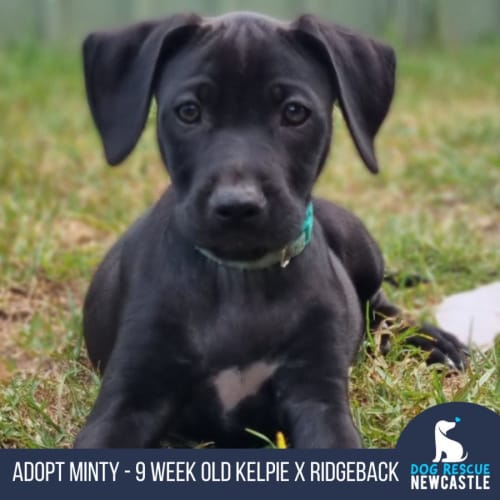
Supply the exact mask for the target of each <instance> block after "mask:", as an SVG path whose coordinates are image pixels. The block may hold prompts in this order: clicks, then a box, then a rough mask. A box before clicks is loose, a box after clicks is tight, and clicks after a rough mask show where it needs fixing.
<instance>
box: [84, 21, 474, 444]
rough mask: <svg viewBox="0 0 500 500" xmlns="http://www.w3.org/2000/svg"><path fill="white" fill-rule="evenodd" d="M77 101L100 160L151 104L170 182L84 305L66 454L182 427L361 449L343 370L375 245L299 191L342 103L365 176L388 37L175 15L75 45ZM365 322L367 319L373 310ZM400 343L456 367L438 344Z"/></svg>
mask: <svg viewBox="0 0 500 500" xmlns="http://www.w3.org/2000/svg"><path fill="white" fill-rule="evenodd" d="M83 52H84V70H85V82H86V88H87V94H88V101H89V105H90V109H91V112H92V115H93V117H94V120H95V124H96V126H97V129H98V131H99V134H100V136H101V138H102V142H103V146H104V151H105V154H106V158H107V161H108V162H109V163H110V164H111V165H116V164H118V163H120V162H121V161H122V160H124V159H125V158H126V157H127V155H128V154H129V153H130V152H131V151H132V150H133V148H134V146H135V145H136V143H137V141H138V139H139V137H140V135H141V132H142V130H143V128H144V125H145V122H146V118H147V116H148V112H149V108H150V104H151V101H152V99H153V98H154V99H155V101H156V103H157V110H158V112H157V135H158V144H159V149H160V152H161V156H162V159H163V161H164V163H165V166H166V168H167V171H168V173H169V176H170V179H171V182H172V185H171V187H169V188H168V189H167V191H166V192H165V193H164V195H163V196H162V197H161V198H160V200H159V201H158V202H157V203H156V204H155V205H154V206H153V207H152V208H151V209H150V210H149V211H148V212H147V213H146V214H145V215H143V216H142V217H141V218H140V219H139V220H138V221H137V222H136V223H135V224H134V225H133V226H132V227H131V228H130V229H129V230H128V231H127V232H126V233H125V235H123V236H122V238H121V239H120V240H119V241H118V242H117V243H116V244H115V245H114V246H113V248H112V249H111V250H110V251H109V253H108V254H107V256H106V258H105V259H104V261H103V263H102V264H101V265H100V267H99V269H98V270H97V272H96V274H95V276H94V279H93V281H92V284H91V286H90V289H89V291H88V294H87V297H86V301H85V306H84V334H85V340H86V345H87V349H88V353H89V356H90V359H91V361H92V363H93V364H94V366H96V367H98V368H99V370H100V371H101V372H102V374H103V379H102V387H101V390H100V393H99V396H98V398H97V401H96V403H95V406H94V408H93V410H92V412H91V415H90V417H89V418H88V421H87V423H86V425H85V427H84V428H83V430H82V431H81V432H80V434H79V436H78V437H77V439H76V443H75V445H76V446H77V447H151V446H158V445H159V444H160V442H161V440H162V439H164V438H167V437H169V436H172V435H181V436H185V437H188V438H190V439H196V440H210V441H214V442H215V443H216V444H217V445H218V446H252V445H255V444H256V443H255V442H254V441H252V440H253V439H254V438H253V437H252V436H251V435H250V434H249V433H248V432H246V431H245V428H252V429H254V430H257V431H260V432H262V433H265V434H268V435H272V434H273V433H274V432H275V431H276V430H278V429H279V430H282V431H284V432H285V434H286V435H287V436H288V438H289V439H290V441H291V444H292V445H293V446H295V447H299V448H309V447H311V448H318V447H324V448H327V447H344V448H355V447H360V446H361V439H360V437H359V434H358V432H357V430H356V428H355V426H354V424H353V420H352V417H351V413H350V407H349V399H348V370H349V366H350V364H351V363H352V362H353V360H354V358H355V356H356V353H357V352H358V349H359V346H360V343H361V341H362V339H363V332H364V331H365V328H366V327H367V325H365V306H366V304H367V303H369V304H370V306H371V310H372V317H373V318H374V320H375V321H376V320H377V317H378V318H380V317H382V316H383V315H384V314H388V313H389V314H392V313H395V314H397V313H398V310H397V309H396V308H395V307H394V306H393V305H392V304H390V303H389V302H388V301H387V299H386V298H385V297H384V296H383V294H382V292H381V291H380V286H381V283H382V280H383V276H384V265H383V260H382V257H381V254H380V251H379V249H378V247H377V245H376V243H375V242H374V240H373V239H372V237H371V236H370V235H369V234H368V232H367V230H366V229H365V228H364V226H363V224H362V223H361V222H360V221H359V220H358V219H357V218H356V217H355V216H353V215H352V214H350V213H349V212H347V211H345V210H344V209H342V208H340V207H339V206H337V205H334V204H332V203H329V202H327V201H325V200H320V199H316V198H313V197H312V196H311V190H312V188H313V185H314V183H315V181H316V179H317V178H318V176H319V174H320V172H321V170H322V168H323V165H324V162H325V158H326V156H327V154H328V150H329V147H330V141H331V137H332V107H333V105H334V103H336V102H337V103H338V104H339V106H340V108H341V110H342V113H343V115H344V118H345V120H346V122H347V125H348V127H349V131H350V133H351V136H352V138H353V140H354V143H355V145H356V148H357V150H358V152H359V154H360V156H361V158H362V159H363V161H364V163H365V164H366V166H367V167H368V169H369V170H370V171H371V172H374V173H375V172H377V171H378V165H377V160H376V156H375V152H374V145H373V143H374V138H375V135H376V133H377V131H378V129H379V127H380V125H381V124H382V121H383V120H384V118H385V116H386V114H387V112H388V109H389V106H390V103H391V99H392V96H393V91H394V80H395V56H394V52H393V50H392V49H391V48H389V47H387V46H386V45H384V44H382V43H380V42H377V41H374V40H371V39H369V38H366V37H364V36H362V35H359V34H356V33H354V32H352V31H350V30H348V29H345V28H342V27H339V26H337V25H334V24H330V23H327V22H324V21H322V20H321V19H319V18H317V17H315V16H310V15H306V16H302V17H300V18H298V19H297V20H295V21H294V22H291V23H284V22H279V21H276V20H273V19H270V18H267V17H263V16H260V15H255V14H248V13H236V14H229V15H225V16H222V17H217V18H202V17H199V16H197V15H175V16H172V17H168V18H166V19H163V20H161V21H154V22H146V23H141V24H136V25H133V26H131V27H128V28H125V29H123V30H119V31H114V32H101V33H94V34H91V35H90V36H89V37H88V38H87V39H86V40H85V43H84V48H83ZM377 315H378V316H377ZM430 330H431V331H430V333H429V335H427V336H426V337H418V336H417V337H415V338H414V343H417V344H419V345H422V347H424V348H426V349H429V350H431V351H432V356H433V359H434V360H437V361H443V360H448V361H449V362H451V363H453V364H454V365H455V366H463V362H464V351H463V348H462V346H461V345H460V343H458V342H457V341H456V340H455V339H454V337H453V336H451V335H449V334H447V333H445V332H442V331H440V330H438V329H436V328H433V327H430Z"/></svg>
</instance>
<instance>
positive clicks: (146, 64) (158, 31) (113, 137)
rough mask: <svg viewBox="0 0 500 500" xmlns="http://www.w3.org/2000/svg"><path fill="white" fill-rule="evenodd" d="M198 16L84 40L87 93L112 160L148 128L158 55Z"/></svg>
mask: <svg viewBox="0 0 500 500" xmlns="http://www.w3.org/2000/svg"><path fill="white" fill-rule="evenodd" d="M200 21H201V18H200V17H198V16H196V15H194V14H190V15H175V16H171V17H168V18H166V19H164V20H161V21H156V22H155V21H152V22H144V23H139V24H135V25H132V26H130V27H128V28H124V29H121V30H117V31H108V32H97V33H92V34H90V35H88V36H87V38H86V39H85V41H84V43H83V67H84V73H85V86H86V89H87V97H88V102H89V106H90V110H91V112H92V116H93V118H94V121H95V124H96V126H97V129H98V130H99V133H100V135H101V139H102V143H103V146H104V152H105V154H106V159H107V161H108V163H109V164H110V165H116V164H118V163H120V162H121V161H123V160H124V159H125V158H126V157H127V155H128V154H129V153H130V152H131V151H132V150H133V149H134V147H135V145H136V143H137V141H138V140H139V136H140V135H141V132H142V130H143V128H144V125H145V123H146V119H147V116H148V112H149V106H150V104H151V98H152V95H153V90H154V79H155V70H156V67H157V62H158V59H159V58H160V56H161V55H162V54H164V53H165V52H166V51H170V50H173V49H176V48H177V47H178V45H179V44H180V42H181V40H182V39H183V37H184V36H185V35H186V34H187V31H190V30H193V29H194V28H195V27H196V26H198V25H199V24H200Z"/></svg>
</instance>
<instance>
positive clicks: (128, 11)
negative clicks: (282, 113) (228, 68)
mask: <svg viewBox="0 0 500 500" xmlns="http://www.w3.org/2000/svg"><path fill="white" fill-rule="evenodd" d="M231 10H253V11H258V12H262V13H267V14H270V15H272V16H276V17H279V18H283V19H287V18H293V17H294V16H296V15H298V14H300V13H304V12H312V13H316V14H320V15H322V16H324V17H325V18H330V19H334V20H336V21H337V22H339V23H344V24H347V25H350V26H352V27H354V28H358V29H361V30H363V31H365V32H367V33H371V34H375V35H386V36H389V35H390V36H392V37H395V38H396V39H398V40H401V41H404V42H406V43H411V44H415V43H428V42H446V43H457V42H473V41H477V40H485V39H488V38H491V37H494V36H496V35H498V33H499V30H500V0H475V1H471V0H0V42H2V41H3V42H5V41H11V40H20V39H26V38H31V39H33V40H44V41H50V42H59V43H67V42H75V41H78V40H79V39H80V38H81V37H82V36H83V35H84V34H85V33H86V32H87V31H89V30H91V29H96V28H102V27H107V26H116V25H120V24H123V23H128V22H131V21H134V20H138V19H142V18H148V17H153V16H158V15H166V14H171V13H175V12H184V11H196V12H199V13H202V14H205V15H216V14H220V13H223V12H227V11H231Z"/></svg>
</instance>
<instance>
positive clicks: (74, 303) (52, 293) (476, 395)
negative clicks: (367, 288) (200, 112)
mask: <svg viewBox="0 0 500 500" xmlns="http://www.w3.org/2000/svg"><path fill="white" fill-rule="evenodd" d="M234 9H244V10H254V11H259V12H263V13H268V14H271V15H273V16H277V17H280V18H283V19H290V18H293V17H294V16H296V15H297V14H299V13H302V12H310V13H316V14H320V15H321V16H323V17H324V18H325V19H331V20H335V21H336V22H338V23H342V24H346V25H348V26H351V27H353V28H356V29H358V30H359V31H362V32H365V33H368V34H371V35H375V36H377V37H379V38H381V39H383V40H385V41H386V42H388V43H390V44H391V45H393V46H394V47H395V48H396V52H397V58H398V68H397V89H396V95H395V99H394V102H393V105H392V108H391V111H390V113H389V115H388V118H387V120H386V121H385V123H384V124H383V126H382V129H381V131H380V133H379V135H378V137H377V142H376V143H377V153H378V157H379V163H380V165H381V173H380V174H379V175H377V176H373V175H371V174H369V173H368V171H367V170H366V168H365V167H364V166H363V164H362V163H361V161H360V160H359V158H358V155H357V153H356V151H355V149H354V147H353V144H352V140H351V138H350V137H349V134H348V132H347V129H346V127H345V125H344V122H343V118H342V116H341V114H340V113H339V112H338V110H335V111H334V115H335V123H336V129H335V133H334V141H333V144H334V145H333V147H332V150H331V153H330V156H329V158H328V160H327V163H328V164H327V165H326V166H325V168H324V171H323V173H322V175H321V178H320V180H319V182H318V184H317V186H316V193H317V194H319V195H322V196H324V197H327V198H329V199H331V200H334V201H336V202H338V203H340V204H341V205H344V206H346V207H347V208H349V209H350V210H352V211H353V212H354V213H356V214H357V215H358V216H359V217H361V218H362V220H363V221H364V222H365V224H366V225H367V226H368V228H369V229H370V231H371V232H372V234H373V235H374V236H375V238H376V239H377V241H378V242H379V243H380V246H381V248H382V250H383V253H384V255H385V258H386V262H387V268H388V270H390V271H394V272H395V273H399V275H404V273H405V272H407V273H409V274H418V275H420V276H423V277H425V278H426V280H427V281H426V282H425V283H421V284H420V285H418V286H415V287H413V288H405V287H404V286H396V287H388V288H386V292H387V293H388V294H389V295H390V297H391V298H392V299H393V300H394V301H395V302H396V303H398V304H399V305H400V306H402V307H403V308H404V309H405V310H406V311H407V312H408V313H409V314H410V315H411V316H412V317H414V318H418V319H420V320H430V321H434V320H435V318H434V314H435V311H436V305H437V304H439V303H440V302H441V301H442V300H443V298H444V297H446V296H448V295H450V294H453V293H456V292H461V291H464V290H470V289H473V288H475V287H478V286H480V285H485V284H488V283H492V282H495V281H498V280H499V279H500V277H499V276H500V251H499V249H500V0H474V1H472V0H434V1H433V0H288V1H287V0H255V1H243V0H0V448H2V447H37V448H38V447H59V446H68V445H70V444H71V442H72V440H73V437H74V435H75V433H76V432H77V430H78V429H79V428H80V426H81V425H82V422H83V420H84V418H85V417H86V416H87V415H88V412H89V409H90V406H91V404H92V402H93V400H94V398H95V395H96V391H97V388H98V385H99V381H98V379H97V377H96V375H95V374H94V373H93V371H92V370H91V369H90V367H89V363H88V361H87V357H86V353H85V349H84V346H83V343H82V335H81V305H82V301H83V296H84V294H85V291H86V288H87V286H88V284H89V282H90V278H91V275H92V273H93V270H94V269H95V267H96V265H97V264H98V262H99V261H100V260H101V259H102V257H103V255H104V253H105V252H106V250H107V249H108V248H109V246H110V245H111V244H112V243H113V242H114V241H115V240H116V238H117V237H118V236H119V235H120V234H121V233H122V232H123V231H124V230H125V229H126V228H127V227H128V226H129V225H130V224H131V223H132V222H133V221H134V219H136V218H137V217H138V216H139V215H140V214H141V213H142V212H143V211H144V210H145V209H146V207H148V206H149V205H151V203H153V202H154V201H155V200H156V199H157V198H158V197H159V195H160V193H161V192H162V191H163V190H164V189H165V186H166V185H167V184H168V178H167V176H166V173H165V169H164V168H163V165H162V163H161V160H160V157H159V154H158V151H157V145H156V140H155V131H154V114H153V113H152V114H151V117H150V119H149V122H148V124H147V127H146V130H145V132H144V134H143V137H142V138H141V140H140V142H139V144H138V146H137V147H136V149H135V151H134V152H133V153H132V154H131V155H130V157H129V158H128V159H127V160H126V161H125V162H124V164H123V165H122V166H120V167H118V168H114V169H111V168H108V167H107V165H106V163H105V160H104V158H103V154H102V149H101V144H100V140H99V138H98V136H97V134H96V132H95V128H94V125H93V123H92V120H91V117H90V113H89V111H88V107H87V102H86V97H85V91H84V86H83V76H82V68H81V56H80V43H81V40H82V38H83V36H84V35H85V34H86V33H87V32H89V31H91V30H94V29H98V28H103V27H113V26H119V25H123V24H126V23H129V22H132V21H134V20H139V19H144V18H150V17H155V16H163V15H167V14H169V13H173V12H179V11H189V10H193V11H197V12H201V13H204V14H210V15H213V14H219V13H223V12H226V11H230V10H234ZM499 345H500V344H499ZM402 349H404V348H403V347H401V346H400V348H399V349H397V348H395V349H394V350H393V351H391V353H393V354H391V355H390V356H389V357H386V358H384V357H382V356H367V357H366V359H365V362H364V363H360V364H358V365H357V366H356V368H355V369H354V370H353V374H352V377H351V387H352V393H353V397H352V401H353V403H352V408H353V415H354V418H355V421H356V424H357V426H358V427H359V429H360V431H361V434H362V435H363V436H364V440H365V441H364V444H365V446H367V447H387V446H389V447H390V446H394V444H395V442H396V440H397V439H398V437H399V434H400V432H401V430H402V428H403V427H404V426H405V425H406V423H407V422H408V421H409V419H410V418H412V417H413V416H414V415H416V414H417V413H419V412H420V411H422V410H423V409H425V408H427V407H429V406H431V405H433V404H436V403H440V402H445V401H472V402H476V403H479V404H483V405H485V406H487V407H489V408H493V409H496V410H497V411H500V349H499V348H497V350H496V352H495V350H494V349H489V350H487V351H486V352H479V351H477V352H476V351H472V356H471V367H470V369H469V370H468V372H467V373H465V374H460V375H457V374H455V375H453V376H450V375H449V373H448V372H446V371H442V372H440V371H437V370H429V369H427V368H426V366H425V363H423V358H422V355H421V354H420V355H419V354H415V353H414V355H413V356H410V357H408V356H404V355H403V354H402ZM391 356H392V357H391Z"/></svg>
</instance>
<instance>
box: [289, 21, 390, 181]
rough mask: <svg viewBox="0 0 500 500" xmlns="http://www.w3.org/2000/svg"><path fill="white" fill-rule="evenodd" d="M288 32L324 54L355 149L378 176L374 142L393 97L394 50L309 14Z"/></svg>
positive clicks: (296, 22)
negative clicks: (305, 38)
mask: <svg viewBox="0 0 500 500" xmlns="http://www.w3.org/2000/svg"><path fill="white" fill-rule="evenodd" d="M291 29H293V30H297V31H298V32H299V34H301V35H303V36H306V37H307V38H309V42H311V43H312V44H313V45H315V47H316V48H317V49H318V50H319V51H321V52H323V56H325V57H323V60H325V59H326V60H327V61H328V64H329V65H330V66H331V70H332V71H333V73H334V78H335V80H336V82H337V87H338V93H339V101H340V107H341V109H342V113H343V115H344V118H345V120H346V122H347V126H348V127H349V131H350V132H351V136H352V138H353V139H354V143H355V144H356V148H357V149H358V152H359V154H360V156H361V158H362V159H363V161H364V163H365V165H366V166H367V167H368V168H369V170H370V171H371V172H373V173H377V172H378V164H377V158H376V156H375V149H374V145H373V141H374V139H375V135H376V133H377V131H378V129H379V128H380V125H381V124H382V122H383V120H384V118H385V116H386V114H387V112H388V110H389V106H390V104H391V101H392V96H393V94H394V84H395V69H396V56H395V54H394V51H393V50H392V49H391V48H390V47H388V46H387V45H384V44H383V43H380V42H378V41H375V40H372V39H370V38H368V37H365V36H362V35H359V34H357V33H354V32H352V31H350V30H348V29H347V28H343V27H341V26H338V25H335V24H332V23H327V22H324V21H322V20H320V19H319V18H318V17H316V16H312V15H304V16H301V17H299V18H298V19H297V20H296V21H294V22H293V23H292V24H291ZM311 39H312V40H311Z"/></svg>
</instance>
